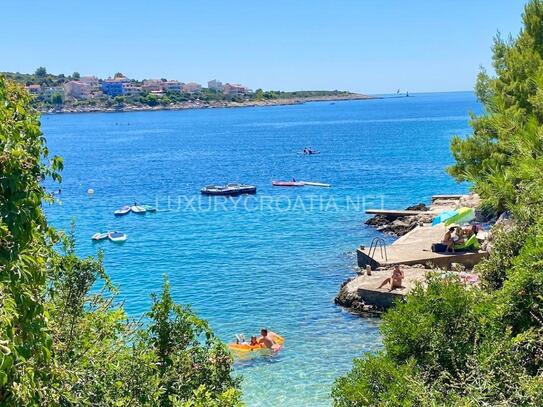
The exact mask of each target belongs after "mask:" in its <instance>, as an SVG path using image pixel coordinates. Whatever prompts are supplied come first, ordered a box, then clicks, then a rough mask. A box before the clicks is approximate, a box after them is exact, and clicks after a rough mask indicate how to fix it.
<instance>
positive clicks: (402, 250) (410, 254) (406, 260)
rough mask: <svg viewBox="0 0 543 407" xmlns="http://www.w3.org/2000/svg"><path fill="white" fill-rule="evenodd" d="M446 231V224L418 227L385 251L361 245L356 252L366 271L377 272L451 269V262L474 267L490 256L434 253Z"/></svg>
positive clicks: (485, 254)
mask: <svg viewBox="0 0 543 407" xmlns="http://www.w3.org/2000/svg"><path fill="white" fill-rule="evenodd" d="M445 231H446V228H445V226H444V225H443V224H440V225H437V226H418V227H416V228H415V229H413V230H412V231H411V232H409V233H407V234H406V235H404V236H402V237H400V238H399V239H398V240H396V241H395V242H394V243H392V244H390V245H387V246H385V248H384V249H381V246H378V247H377V248H375V249H374V250H373V249H372V250H371V252H370V248H369V247H363V246H361V247H359V248H358V249H357V251H356V254H357V262H358V267H361V268H365V267H366V266H367V265H369V266H371V268H372V269H376V268H378V267H386V266H392V265H394V264H405V265H413V264H423V265H431V266H433V267H439V268H444V269H448V268H450V265H451V263H460V264H463V265H465V266H468V267H473V266H474V265H475V264H477V263H478V262H480V261H481V259H483V258H484V257H485V256H487V253H486V252H484V251H481V250H478V251H476V252H456V253H434V252H432V250H431V247H432V243H439V242H440V241H441V239H442V238H443V235H444V234H445Z"/></svg>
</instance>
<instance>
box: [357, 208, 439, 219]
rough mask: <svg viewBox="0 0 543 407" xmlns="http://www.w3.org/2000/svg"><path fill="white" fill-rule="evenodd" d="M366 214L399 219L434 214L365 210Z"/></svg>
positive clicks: (426, 212) (428, 212) (427, 212)
mask: <svg viewBox="0 0 543 407" xmlns="http://www.w3.org/2000/svg"><path fill="white" fill-rule="evenodd" d="M366 214H368V215H382V216H387V217H390V218H400V217H403V216H418V215H429V214H436V215H437V213H434V212H430V211H408V210H405V211H402V210H390V209H366Z"/></svg>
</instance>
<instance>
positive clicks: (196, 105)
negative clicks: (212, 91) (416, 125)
mask: <svg viewBox="0 0 543 407" xmlns="http://www.w3.org/2000/svg"><path fill="white" fill-rule="evenodd" d="M370 99H380V97H378V96H369V95H364V94H360V93H349V94H342V95H328V96H315V97H304V98H288V99H286V98H285V99H269V100H245V101H229V100H220V101H209V102H203V101H194V100H191V101H185V102H180V103H171V104H170V105H166V106H164V105H158V106H142V105H131V104H125V105H124V106H116V107H105V106H90V105H89V106H68V105H64V106H62V107H59V108H49V109H43V108H42V109H38V110H39V111H40V113H41V114H66V113H122V112H146V111H160V110H185V109H219V108H240V107H266V106H287V105H301V104H304V103H308V102H336V101H346V100H370Z"/></svg>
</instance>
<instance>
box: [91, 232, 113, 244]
mask: <svg viewBox="0 0 543 407" xmlns="http://www.w3.org/2000/svg"><path fill="white" fill-rule="evenodd" d="M108 235H109V232H105V233H100V232H98V233H95V234H94V235H92V237H91V239H92V240H94V241H95V242H98V241H100V240H104V239H107V238H108Z"/></svg>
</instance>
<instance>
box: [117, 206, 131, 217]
mask: <svg viewBox="0 0 543 407" xmlns="http://www.w3.org/2000/svg"><path fill="white" fill-rule="evenodd" d="M129 212H130V206H128V205H125V206H123V207H121V208H119V209H117V210H116V211H115V212H113V214H114V215H115V216H124V215H127V214H128V213H129Z"/></svg>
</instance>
